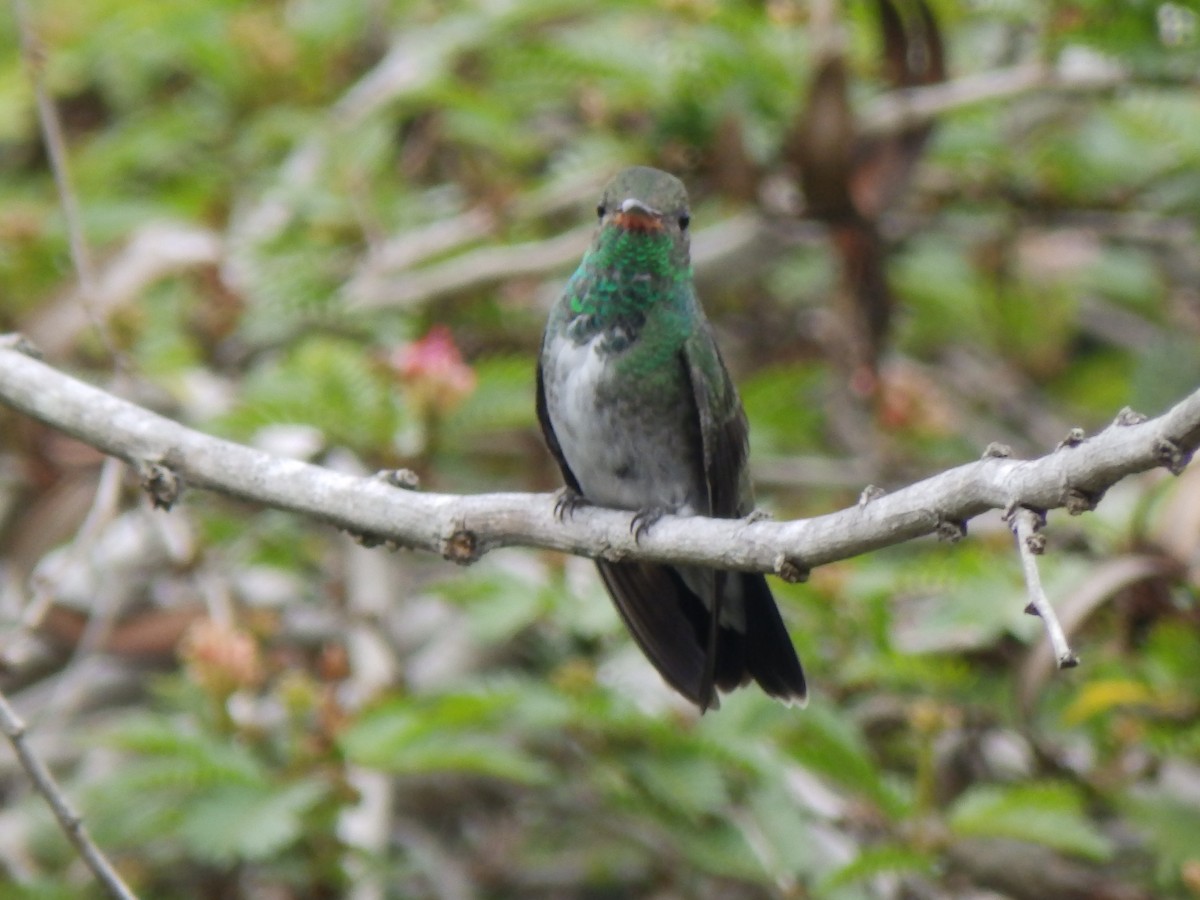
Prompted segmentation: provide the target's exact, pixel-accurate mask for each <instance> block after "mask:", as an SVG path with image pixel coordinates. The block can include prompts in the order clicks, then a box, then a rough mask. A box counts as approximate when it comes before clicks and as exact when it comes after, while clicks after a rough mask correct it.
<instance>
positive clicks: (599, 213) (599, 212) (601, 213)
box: [596, 203, 608, 219]
mask: <svg viewBox="0 0 1200 900" xmlns="http://www.w3.org/2000/svg"><path fill="white" fill-rule="evenodd" d="M607 211H608V210H606V209H605V208H604V204H603V203H600V204H597V206H596V218H597V219H603V218H604V214H605V213H606V212H607Z"/></svg>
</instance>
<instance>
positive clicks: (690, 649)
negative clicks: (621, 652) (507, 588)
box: [597, 560, 807, 711]
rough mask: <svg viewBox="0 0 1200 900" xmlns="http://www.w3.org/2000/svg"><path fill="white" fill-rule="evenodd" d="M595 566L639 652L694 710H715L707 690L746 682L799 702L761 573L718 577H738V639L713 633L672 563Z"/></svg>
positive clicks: (791, 657) (790, 651) (784, 637)
mask: <svg viewBox="0 0 1200 900" xmlns="http://www.w3.org/2000/svg"><path fill="white" fill-rule="evenodd" d="M597 567H598V568H599V569H600V575H601V577H602V578H603V579H604V584H605V586H606V587H607V588H608V592H609V594H610V595H611V596H612V598H613V601H614V602H615V604H616V607H617V611H618V612H620V614H621V618H622V619H624V620H625V625H626V627H627V628H628V629H629V631H630V633H631V634H632V635H633V637H634V640H636V641H637V644H638V646H639V647H641V649H642V652H643V653H645V654H646V657H647V658H648V659H649V660H650V662H651V663H653V664H654V667H655V668H656V669H658V671H659V673H660V674H661V675H662V676H663V678H664V679H665V680H666V681H667V683H668V684H670V685H671V687H673V688H675V690H677V691H679V693H681V694H683V696H685V697H687V698H688V699H689V700H691V701H692V702H693V703H695V704H696V705H697V706H699V707H700V709H701V711H704V710H708V709H717V708H718V707H719V705H720V704H719V702H718V700H719V698H718V696H717V691H716V690H715V689H714V688H719V689H720V690H722V691H726V692H728V691H732V690H734V689H735V688H738V687H741V686H742V685H745V684H746V683H747V682H749V681H750V679H751V678H753V679H754V680H755V681H757V682H758V683H759V684H760V685H761V686H762V689H763V690H764V691H766V692H767V693H768V694H770V695H771V696H773V697H778V698H779V699H781V700H784V701H786V702H789V703H802V702H803V701H804V699H805V696H806V693H807V692H806V688H805V684H804V671H803V669H801V667H800V660H799V659H797V658H796V651H795V649H794V648H793V647H792V640H791V638H790V637H788V633H787V629H786V628H784V625H783V620H782V619H781V618H780V616H779V610H778V609H776V607H775V600H774V598H772V596H771V589H770V588H769V587H767V581H766V579H765V578H764V577H763V576H762V575H757V574H744V573H732V572H722V573H720V575H721V578H719V579H718V582H720V581H723V580H730V581H731V580H732V579H734V578H740V579H742V597H743V602H744V603H745V614H746V632H745V633H744V634H743V633H742V632H740V631H736V630H734V629H732V628H729V627H719V628H714V627H713V625H714V619H713V616H712V614H711V613H710V611H709V610H708V609H706V608H705V606H704V604H703V603H702V602H701V600H700V598H699V597H697V596H696V595H695V593H693V592H692V590H691V589H690V588H688V586H687V584H686V583H685V582H684V580H683V578H682V577H681V576H680V574H679V572H678V571H677V570H675V569H674V568H672V567H671V566H663V565H657V564H655V563H610V562H605V561H603V560H600V561H598V562H597ZM724 602H729V601H728V600H725V601H724ZM719 607H720V604H718V609H719ZM717 621H719V619H718V620H717ZM714 650H715V652H713V651H714Z"/></svg>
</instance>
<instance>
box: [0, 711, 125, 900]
mask: <svg viewBox="0 0 1200 900" xmlns="http://www.w3.org/2000/svg"><path fill="white" fill-rule="evenodd" d="M0 733H3V735H4V736H5V737H6V738H8V740H9V743H11V744H12V748H13V751H14V752H15V753H16V754H17V760H18V761H19V762H20V763H21V768H22V769H24V770H25V773H26V774H27V775H28V776H29V780H30V781H32V782H33V786H34V788H35V789H36V790H37V792H38V793H39V794H41V795H42V798H43V799H44V800H45V801H46V803H47V804H48V805H49V806H50V809H51V811H53V813H54V818H56V819H57V820H58V824H59V827H61V828H62V830H63V833H64V834H66V836H67V838H68V839H69V840H70V841H71V843H72V844H74V845H75V849H76V850H78V851H79V855H80V856H82V857H83V861H84V862H85V863H87V867H88V868H89V869H91V870H92V874H93V875H95V876H96V880H97V881H99V882H100V884H101V885H102V886H103V888H104V890H105V891H106V892H107V893H108V895H109V896H110V897H114V898H116V900H137V898H136V897H135V896H134V893H133V891H131V890H130V889H129V887H128V886H127V885H126V884H125V882H124V881H122V880H121V876H120V875H119V874H117V870H116V869H114V868H113V866H112V863H110V862H109V861H108V857H106V856H105V855H104V853H103V852H102V851H101V850H100V848H99V847H97V846H96V844H95V842H94V841H93V840H92V838H91V835H89V834H88V831H87V828H86V827H84V824H83V819H82V818H80V816H79V813H77V812H76V811H75V808H74V807H73V806H72V805H71V801H69V800H68V799H67V797H66V795H65V794H63V792H62V790H61V789H60V788H59V786H58V782H56V781H55V780H54V776H53V775H51V774H50V770H49V769H48V768H46V764H45V763H44V762H42V760H41V758H40V757H38V755H37V754H35V753H34V752H33V750H31V749H30V747H29V743H28V741H26V740H25V736H26V730H25V723H24V722H23V721H22V720H21V718H20V717H19V716H18V715H17V713H16V710H14V709H13V708H12V706H10V705H9V702H8V698H7V697H5V696H4V695H3V694H0Z"/></svg>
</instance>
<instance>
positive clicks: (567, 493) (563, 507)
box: [554, 487, 588, 522]
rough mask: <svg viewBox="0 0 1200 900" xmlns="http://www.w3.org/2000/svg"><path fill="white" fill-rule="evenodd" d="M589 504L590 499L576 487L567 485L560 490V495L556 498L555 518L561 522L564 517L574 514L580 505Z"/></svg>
mask: <svg viewBox="0 0 1200 900" xmlns="http://www.w3.org/2000/svg"><path fill="white" fill-rule="evenodd" d="M587 505H588V500H587V498H586V497H584V496H583V494H581V493H579V491H577V490H575V488H569V487H565V488H563V489H562V490H561V491H559V492H558V496H557V497H556V498H555V499H554V518H556V519H558V521H560V522H561V521H563V519H566V518H567V517H569V516H573V515H574V514H575V510H577V509H579V507H581V506H587Z"/></svg>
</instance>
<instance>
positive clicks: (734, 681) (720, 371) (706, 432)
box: [683, 322, 808, 706]
mask: <svg viewBox="0 0 1200 900" xmlns="http://www.w3.org/2000/svg"><path fill="white" fill-rule="evenodd" d="M683 352H684V359H685V363H686V365H687V369H688V373H689V375H690V377H691V383H692V393H693V396H694V398H695V404H696V415H697V418H698V421H699V425H700V438H701V444H702V446H703V468H702V471H703V473H704V481H705V489H706V491H707V494H708V500H709V515H711V516H714V517H715V518H719V519H734V518H740V517H742V516H745V515H749V513H750V512H751V511H752V510H753V509H754V492H753V490H752V488H751V486H750V473H749V467H748V466H747V457H748V456H749V453H750V440H749V425H748V424H747V422H746V412H745V410H744V409H743V408H742V402H741V400H740V399H739V398H738V395H737V389H736V388H734V386H733V381H732V379H730V377H729V371H728V370H727V369H726V368H725V362H724V360H722V359H721V351H720V350H719V349H718V347H717V343H716V341H715V340H714V339H713V336H712V331H711V329H710V327H709V326H708V324H707V322H706V323H705V324H704V326H703V327H701V328H697V329H696V330H695V332H693V334H692V336H691V337H690V338H689V339H688V341H687V343H686V344H685V345H684V350H683ZM711 575H712V586H711V591H712V602H711V603H705V604H704V607H705V611H706V612H708V613H709V615H708V621H707V622H706V625H707V629H708V633H707V647H708V650H707V659H706V667H705V673H704V680H703V682H702V683H701V695H702V696H706V695H707V694H708V693H711V691H712V685H713V683H714V681H715V683H716V685H717V686H718V687H720V688H722V689H723V690H730V689H731V688H732V687H736V686H738V685H740V684H745V683H746V682H747V681H749V680H750V678H753V679H754V680H755V681H757V682H758V683H759V685H760V686H761V687H762V689H763V690H764V691H766V692H767V693H768V694H770V695H771V696H773V697H778V698H780V699H782V700H785V701H788V702H792V701H795V702H803V701H804V700H805V698H806V697H807V694H808V690H807V686H806V683H805V678H804V669H803V668H802V667H801V665H800V659H799V657H797V656H796V649H795V647H793V646H792V639H791V637H789V636H788V632H787V627H786V626H785V625H784V624H783V619H782V617H781V616H780V615H779V608H778V607H777V606H776V605H775V598H774V597H772V596H771V588H770V587H769V586H768V585H767V579H766V578H765V577H764V576H763V575H762V573H760V572H722V571H712V572H711ZM689 581H695V578H694V577H693V578H691V579H689ZM693 587H697V585H694V584H693ZM727 603H733V604H735V605H736V606H737V607H740V609H735V610H732V611H731V613H732V615H731V616H730V617H729V619H730V622H735V623H740V624H741V628H740V629H739V628H738V627H737V625H733V626H731V625H729V624H727V623H726V622H725V621H723V616H722V610H723V609H724V607H725V604H727ZM713 696H714V697H715V694H714V695H713ZM701 706H703V704H701Z"/></svg>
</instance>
